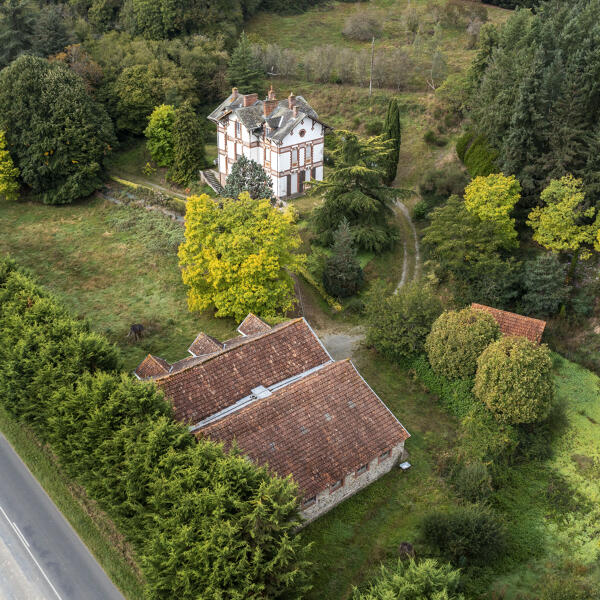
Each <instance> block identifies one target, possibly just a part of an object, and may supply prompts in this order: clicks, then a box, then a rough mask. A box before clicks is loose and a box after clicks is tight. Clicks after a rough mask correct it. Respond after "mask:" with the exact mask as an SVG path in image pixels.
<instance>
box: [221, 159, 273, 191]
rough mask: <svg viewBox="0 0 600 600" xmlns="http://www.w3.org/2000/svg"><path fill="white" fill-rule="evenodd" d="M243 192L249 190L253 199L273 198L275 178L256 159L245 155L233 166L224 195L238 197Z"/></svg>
mask: <svg viewBox="0 0 600 600" xmlns="http://www.w3.org/2000/svg"><path fill="white" fill-rule="evenodd" d="M242 192H248V193H249V194H250V198H252V199H253V200H257V199H259V198H266V199H268V200H269V199H271V198H273V180H272V179H271V177H270V176H269V175H267V173H266V171H265V170H264V169H263V168H262V167H261V166H260V165H259V164H258V163H257V162H256V161H254V160H251V159H249V158H246V157H245V156H240V157H239V158H238V160H237V161H236V162H235V163H234V165H233V167H231V173H230V174H229V175H228V176H227V181H226V182H225V189H224V190H223V196H225V197H226V198H238V197H239V195H240V194H241V193H242Z"/></svg>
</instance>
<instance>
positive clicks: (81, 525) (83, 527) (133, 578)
mask: <svg viewBox="0 0 600 600" xmlns="http://www.w3.org/2000/svg"><path fill="white" fill-rule="evenodd" d="M0 431H1V432H2V433H3V434H4V435H5V437H6V439H7V440H8V441H9V442H10V443H11V445H12V446H13V447H14V449H15V450H16V451H17V454H18V455H19V456H20V457H21V459H22V460H23V462H25V464H26V465H27V467H28V468H29V470H30V471H31V473H32V474H33V475H34V477H35V478H36V479H37V480H38V481H39V482H40V484H41V486H42V487H43V488H44V489H45V490H46V492H47V494H48V495H49V496H50V498H52V501H53V502H54V504H56V506H57V507H58V509H59V510H60V511H61V513H62V514H63V515H64V516H65V517H66V519H67V520H68V521H69V523H70V524H71V525H72V527H73V529H75V531H76V532H77V534H78V535H79V537H80V538H81V539H82V540H83V541H84V543H85V544H86V546H87V547H88V548H89V549H90V551H91V552H92V554H93V555H94V556H95V557H96V559H97V560H98V562H99V563H100V564H101V565H102V568H103V569H104V570H105V571H106V573H107V574H108V576H109V577H110V578H111V579H112V580H113V582H114V583H115V585H116V586H117V587H118V588H119V589H120V590H121V592H123V594H124V595H125V597H126V598H128V599H129V600H142V599H143V597H144V594H143V580H142V578H141V574H140V572H139V569H138V568H137V566H136V564H135V556H134V553H133V550H132V549H131V548H130V547H129V545H128V544H127V543H126V542H125V541H124V539H123V537H122V536H121V535H120V534H119V533H118V532H117V531H116V529H115V526H114V525H113V523H112V522H111V521H110V519H109V518H108V517H107V516H106V515H105V514H104V513H103V512H102V511H101V510H100V509H99V508H98V507H97V506H96V504H95V503H94V502H93V501H92V500H90V499H89V498H87V496H86V494H85V492H84V491H83V490H82V489H81V488H80V487H79V486H76V485H74V484H73V482H72V481H70V480H69V479H68V478H66V477H65V476H64V475H63V474H62V473H61V472H60V470H59V468H58V466H57V465H56V462H55V461H54V460H53V458H52V456H51V454H49V453H48V451H47V450H46V449H45V448H42V447H41V446H40V445H39V443H38V442H37V441H36V439H35V437H34V436H33V435H32V434H30V433H29V432H28V431H27V429H26V428H25V427H24V426H23V425H22V424H21V423H17V422H16V421H15V420H14V419H13V417H12V416H11V415H10V414H9V413H7V412H6V411H5V410H4V409H3V408H1V407H0Z"/></svg>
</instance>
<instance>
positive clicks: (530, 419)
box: [473, 337, 554, 424]
mask: <svg viewBox="0 0 600 600" xmlns="http://www.w3.org/2000/svg"><path fill="white" fill-rule="evenodd" d="M477 365H478V366H477V375H476V376H475V387H474V388H473V392H474V394H475V396H477V398H479V399H480V400H481V401H482V402H483V403H484V404H485V405H486V406H487V407H488V409H489V410H490V411H491V412H492V413H493V414H494V415H495V416H496V418H497V419H498V421H501V422H504V423H511V424H517V423H536V422H538V421H541V420H542V419H544V418H545V417H546V416H547V415H548V412H549V410H550V406H551V404H552V399H553V397H554V383H553V380H552V360H551V358H550V352H549V350H548V347H547V346H546V345H541V346H538V345H536V344H533V343H532V342H530V341H529V340H527V339H526V338H523V337H503V338H501V339H500V340H498V341H497V342H494V343H493V344H490V346H489V347H488V348H486V350H485V351H484V352H483V353H482V354H481V356H480V357H479V360H478V361H477Z"/></svg>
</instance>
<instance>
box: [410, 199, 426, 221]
mask: <svg viewBox="0 0 600 600" xmlns="http://www.w3.org/2000/svg"><path fill="white" fill-rule="evenodd" d="M428 214H429V206H428V205H427V202H425V200H419V201H418V202H417V203H416V204H415V207H414V208H413V217H414V218H415V219H416V220H417V221H423V220H424V219H425V218H426V217H427V215H428Z"/></svg>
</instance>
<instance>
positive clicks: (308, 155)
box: [306, 144, 312, 163]
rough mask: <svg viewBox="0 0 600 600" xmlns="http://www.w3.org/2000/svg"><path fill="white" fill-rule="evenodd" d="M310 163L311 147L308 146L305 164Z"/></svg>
mask: <svg viewBox="0 0 600 600" xmlns="http://www.w3.org/2000/svg"><path fill="white" fill-rule="evenodd" d="M311 161H312V146H311V145H310V144H309V145H308V146H306V162H307V163H309V162H311Z"/></svg>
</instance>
